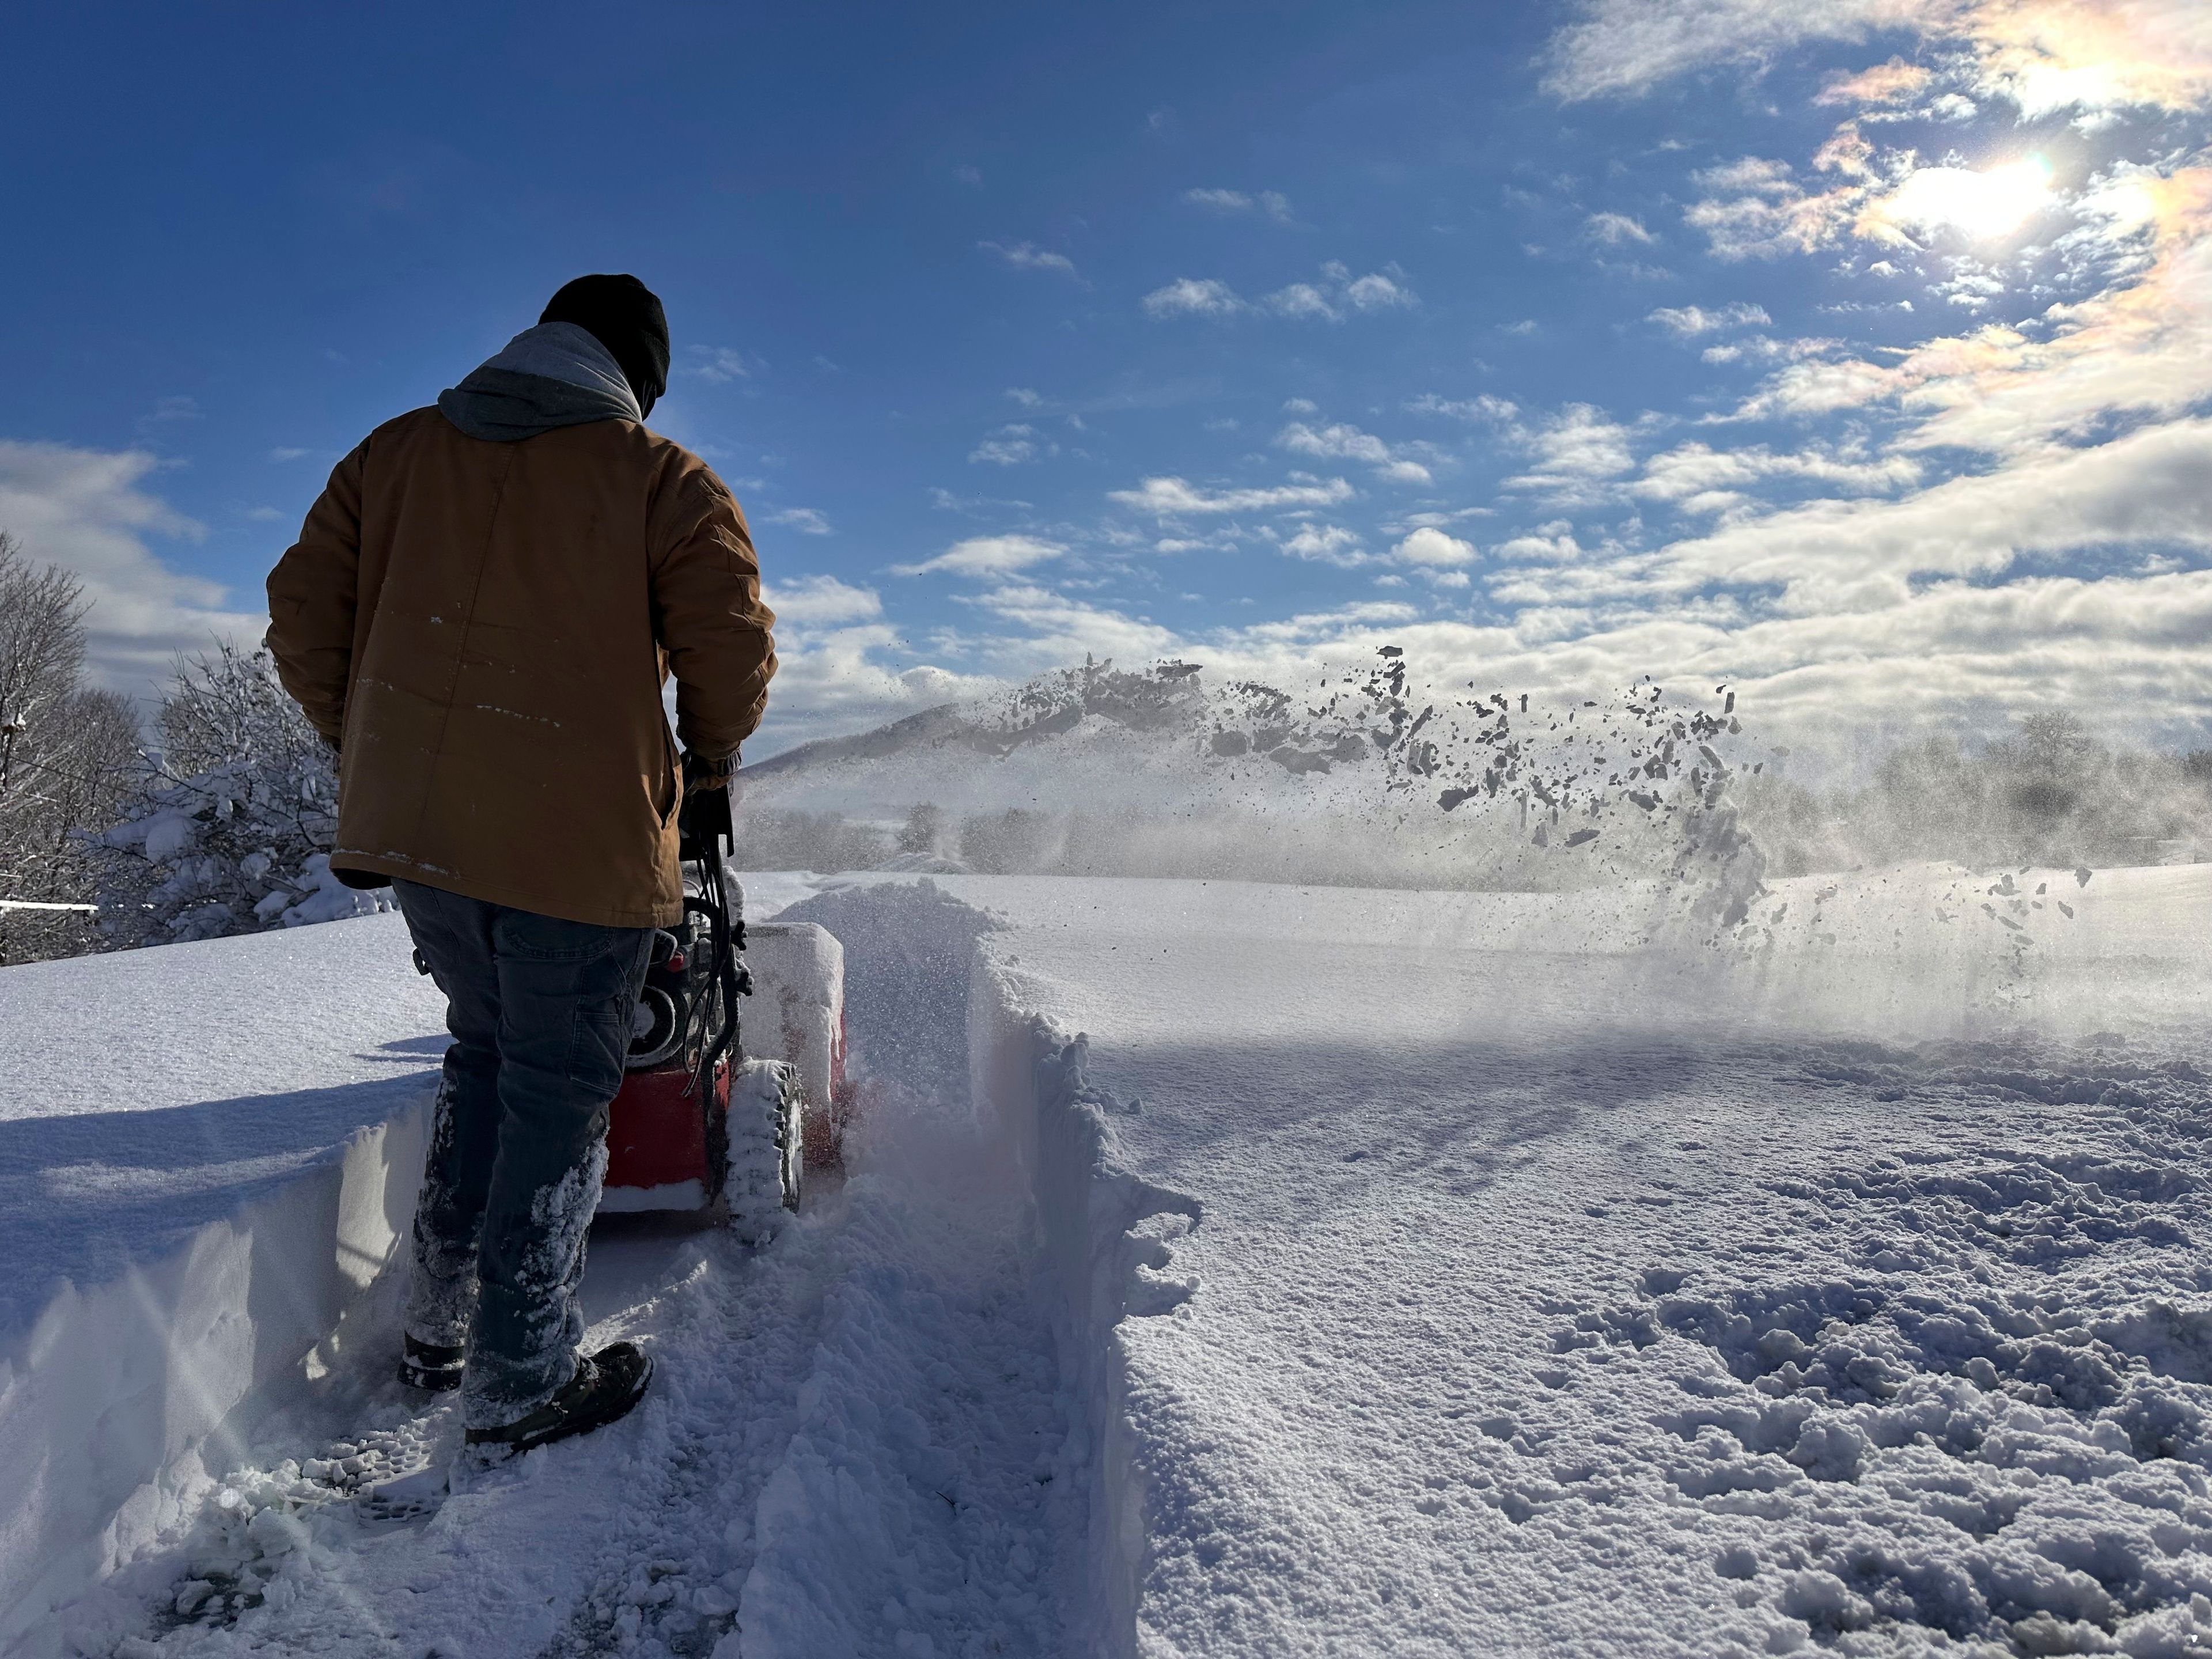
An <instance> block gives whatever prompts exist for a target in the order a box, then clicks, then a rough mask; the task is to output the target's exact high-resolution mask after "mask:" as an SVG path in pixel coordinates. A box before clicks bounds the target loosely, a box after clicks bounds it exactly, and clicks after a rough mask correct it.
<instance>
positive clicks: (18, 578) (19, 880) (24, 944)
mask: <svg viewBox="0 0 2212 1659" xmlns="http://www.w3.org/2000/svg"><path fill="white" fill-rule="evenodd" d="M86 609H87V606H86V603H85V599H84V597H83V592H82V588H81V586H79V584H78V582H77V580H76V578H75V577H73V576H71V575H70V574H68V573H67V572H66V571H64V570H61V569H59V568H56V567H54V566H52V565H48V566H46V567H45V568H43V569H40V568H33V566H32V564H31V563H30V562H29V561H28V560H27V558H26V557H25V556H24V554H23V551H22V549H21V546H20V544H17V543H16V541H15V538H12V537H10V536H9V535H8V534H7V533H6V532H0V901H4V902H0V964H5V963H16V962H35V961H39V960H40V959H42V958H44V957H61V956H74V955H76V954H77V953H79V952H81V951H87V950H89V949H91V948H93V946H94V943H95V941H96V934H95V933H94V921H93V916H92V915H91V913H90V912H89V911H88V910H81V909H70V908H58V907H66V906H71V905H88V904H89V903H90V902H92V901H93V898H94V891H95V889H96V886H97V874H96V871H95V868H94V860H93V859H92V857H91V856H90V854H89V851H88V848H86V847H85V845H84V842H83V841H82V837H81V836H80V835H79V834H78V831H79V830H80V829H82V826H83V825H85V824H88V823H106V822H108V821H110V820H111V819H112V817H113V816H114V813H115V808H116V805H117V802H118V800H119V799H120V798H121V796H122V794H123V792H124V790H125V787H126V784H127V781H128V779H129V777H130V776H131V773H132V772H133V771H134V770H135V769H136V768H137V765H138V763H139V750H138V717H137V710H136V709H135V708H133V707H132V706H131V702H130V700H129V699H128V698H125V697H122V696H118V695H117V694H116V693H114V692H112V691H100V690H90V689H88V688H87V687H86V686H84V685H83V684H82V674H83V668H84V653H85V632H84V617H85V611H86Z"/></svg>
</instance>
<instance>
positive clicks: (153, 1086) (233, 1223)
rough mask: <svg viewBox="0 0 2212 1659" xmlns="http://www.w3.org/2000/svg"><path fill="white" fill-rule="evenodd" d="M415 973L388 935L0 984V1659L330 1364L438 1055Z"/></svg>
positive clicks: (390, 1230)
mask: <svg viewBox="0 0 2212 1659" xmlns="http://www.w3.org/2000/svg"><path fill="white" fill-rule="evenodd" d="M408 951H409V946H408V941H407V936H406V933H405V930H404V926H403V925H402V924H401V922H400V921H399V919H398V917H396V916H394V917H391V918H388V919H386V918H378V919H375V920H371V921H359V922H355V923H351V924H349V925H347V926H345V927H330V928H315V929H310V930H307V931H305V932H301V933H283V934H270V935H259V936H256V937H252V938H248V939H228V940H222V941H216V942H210V943H206V944H197V945H172V946H166V947H163V948H161V949H158V950H151V951H139V952H134V953H131V954H127V955H121V956H108V957H86V958H79V959H76V960H73V961H65V962H53V963H39V964H35V965H33V966H30V967H22V968H11V969H7V970H6V971H5V972H4V973H0V1031H4V1032H5V1034H6V1035H5V1036H4V1037H0V1260H4V1261H6V1262H7V1264H8V1267H9V1272H8V1274H7V1276H6V1279H5V1280H4V1281H0V1641H9V1640H14V1639H15V1638H33V1646H31V1647H30V1648H28V1649H27V1651H32V1652H36V1651H39V1650H40V1647H39V1646H38V1645H37V1643H38V1642H39V1641H40V1640H44V1639H51V1638H52V1631H51V1626H50V1621H49V1610H50V1608H51V1607H52V1605H53V1604H54V1603H55V1602H56V1601H58V1600H61V1599H64V1598H65V1597H67V1596H68V1595H71V1594H73V1593H74V1592H76V1591H77V1590H78V1589H82V1587H83V1586H85V1585H86V1584H88V1583H90V1582H92V1581H94V1579H96V1578H98V1577H101V1576H103V1575H104V1574H106V1572H108V1571H112V1569H113V1568H114V1566H115V1565H117V1564H118V1562H120V1561H122V1560H125V1559H128V1558H129V1557H130V1556H131V1553H133V1552H134V1551H135V1550H137V1548H138V1547H140V1546H141V1545H143V1543H144V1542H145V1541H148V1540H149V1539H150V1538H152V1537H153V1536H155V1534H157V1533H159V1532H160V1531H161V1530H162V1529H163V1528H166V1527H167V1526H170V1525H172V1524H173V1523H174V1522H176V1520H177V1519H178V1518H179V1514H180V1513H181V1512H182V1506H183V1505H185V1504H187V1503H188V1502H190V1501H192V1499H193V1498H194V1497H195V1495H196V1492H197V1488H198V1487H199V1486H203V1485H204V1481H205V1479H206V1476H207V1474H208V1473H209V1472H210V1470H216V1469H220V1468H222V1467H225V1466H226V1462H227V1460H228V1458H229V1457H230V1456H231V1455H233V1453H234V1450H235V1448H236V1446H237V1444H238V1443H239V1442H240V1437H242V1436H243V1435H244V1434H246V1432H247V1431H249V1429H250V1427H251V1425H252V1421H253V1419H254V1418H255V1416H256V1414H257V1413H258V1410H259V1409H260V1408H261V1407H262V1405H263V1403H264V1399H265V1396H266V1395H267V1394H268V1393H269V1391H270V1389H272V1388H274V1387H276V1386H278V1385H280V1384H281V1383H283V1380H284V1379H287V1378H290V1377H295V1376H301V1375H307V1376H313V1375H315V1374H317V1373H318V1372H319V1371H320V1370H325V1369H327V1368H328V1367H329V1366H331V1365H332V1364H336V1363H337V1358H338V1357H339V1355H340V1353H341V1352H342V1351H343V1348H344V1346H345V1344H346V1340H347V1335H348V1327H349V1314H351V1313H352V1312H353V1311H354V1310H356V1309H358V1308H359V1307H360V1306H361V1305H362V1297H363V1293H364V1292H365V1291H367V1290H368V1287H369V1286H370V1285H372V1284H373V1283H374V1281H375V1279H376V1278H377V1276H378V1275H379V1274H380V1273H381V1272H382V1271H383V1269H384V1267H385V1266H386V1264H387V1263H388V1262H389V1261H391V1260H392V1257H393V1255H394V1253H395V1249H396V1247H397V1244H398V1239H399V1237H401V1235H402V1234H403V1233H404V1229H405V1227H406V1225H407V1222H408V1219H409V1217H410V1215H411V1213H412V1211H413V1206H414V1200H415V1186H416V1182H417V1181H418V1179H419V1178H420V1174H421V1170H422V1133H423V1127H424V1121H425V1113H424V1111H423V1105H424V1103H425V1101H426V1099H427V1097H428V1079H429V1072H428V1068H429V1067H430V1066H434V1065H435V1061H436V1059H437V1057H438V1055H439V1054H441V1053H442V1052H443V1049H444V1038H443V1036H442V1035H441V1034H440V1033H439V1032H438V1029H437V1028H438V1024H439V1022H440V1020H441V1018H442V1014H443V1009H442V1006H441V1005H440V1004H439V1002H438V1000H437V999H436V996H435V992H432V991H431V990H429V988H428V981H423V980H422V979H420V978H419V977H418V976H417V975H416V973H415V971H414V969H413V966H412V964H411V963H410V960H409V955H408Z"/></svg>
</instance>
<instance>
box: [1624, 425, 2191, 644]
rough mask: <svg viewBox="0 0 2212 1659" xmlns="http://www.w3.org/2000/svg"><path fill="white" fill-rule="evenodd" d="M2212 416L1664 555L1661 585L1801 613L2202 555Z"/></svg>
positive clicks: (1819, 508) (1791, 517) (1838, 506)
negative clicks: (2088, 552) (1748, 597)
mask: <svg viewBox="0 0 2212 1659" xmlns="http://www.w3.org/2000/svg"><path fill="white" fill-rule="evenodd" d="M2206 477H2212V419H2198V420H2187V421H2177V422H2172V423H2170V424H2168V425H2165V426H2159V427H2150V428H2144V429H2142V430H2141V431H2138V432H2135V433H2131V434H2130V435H2127V436H2125V437H2122V438H2118V439H2115V440H2113V441H2112V442H2110V443H2107V444H2103V445H2100V446H2098V447H2094V448H2089V449H2054V450H2049V451H2043V452H2038V453H2033V454H2030V455H2026V456H2023V457H2021V458H2020V459H2017V460H2015V461H2014V462H2012V463H2011V464H2009V465H2005V466H2002V467H2000V468H1998V469H1996V470H1995V471H1990V472H1985V473H1978V474H1972V475H1969V476H1966V477H1956V478H1951V479H1947V480H1946V481H1944V482H1943V483H1938V484H1935V485H1932V486H1930V487H1929V488H1928V489H1923V490H1920V491H1918V492H1917V493H1916V494H1913V495H1907V496H1905V497H1904V498H1902V499H1901V500H1898V501H1849V502H1845V501H1820V502H1817V503H1814V504H1812V505H1809V506H1806V507H1793V508H1790V509H1789V510H1787V511H1785V512H1781V513H1770V514H1768V515H1767V516H1765V517H1764V518H1760V519H1756V520H1749V521H1747V522H1745V523H1741V524H1736V525H1731V526H1726V527H1723V528H1722V529H1719V530H1717V531H1715V532H1713V533H1711V535H1708V536H1705V537H1701V538H1695V539H1692V540H1689V541H1685V542H1678V543H1676V544H1674V545H1673V546H1671V547H1668V549H1666V550H1665V551H1664V554H1663V556H1662V564H1661V567H1660V570H1659V573H1658V575H1657V578H1656V579H1657V580H1660V581H1662V583H1663V584H1665V585H1669V586H1698V585H1702V584H1704V583H1707V582H1713V581H1720V582H1726V583H1729V584H1733V585H1736V586H1772V587H1774V588H1777V589H1778V590H1779V592H1780V595H1781V598H1780V600H1779V603H1780V604H1781V605H1782V606H1783V607H1784V608H1785V609H1787V610H1790V611H1797V612H1801V613H1803V612H1811V611H1851V610H1859V609H1864V608H1866V607H1868V606H1870V605H1895V604H1899V603H1903V602H1905V600H1907V599H1909V598H1910V597H1911V590H1912V584H1913V582H1914V581H1915V580H1918V579H1921V578H1923V577H1928V576H1939V577H1959V578H1964V577H1971V576H1981V575H1989V574H1996V573H2001V572H2003V571H2006V570H2008V569H2010V568H2012V567H2013V566H2015V564H2017V563H2018V562H2020V561H2021V560H2022V559H2027V558H2034V557H2037V556H2047V555H2052V554H2058V553H2064V552H2071V551H2075V550H2081V549H2085V548H2096V547H2112V546H2131V547H2141V548H2146V549H2150V550H2163V549H2173V548H2186V549H2191V550H2197V551H2198V552H2200V553H2201V552H2202V551H2203V550H2208V549H2212V518H2208V517H2207V516H2206V514H2205V512H2204V479H2205V478H2206Z"/></svg>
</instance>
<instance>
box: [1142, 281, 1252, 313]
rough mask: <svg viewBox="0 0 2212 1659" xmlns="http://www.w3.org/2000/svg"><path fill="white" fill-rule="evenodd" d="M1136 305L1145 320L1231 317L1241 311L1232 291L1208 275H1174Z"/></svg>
mask: <svg viewBox="0 0 2212 1659" xmlns="http://www.w3.org/2000/svg"><path fill="white" fill-rule="evenodd" d="M1138 303H1139V305H1141V306H1142V307H1143V308H1144V313H1145V315H1146V316H1147V317H1231V316H1234V315H1235V314H1236V313H1238V312H1240V311H1242V310H1243V309H1244V301H1242V300H1240V299H1238V298H1237V290H1236V289H1232V288H1231V287H1230V286H1229V284H1228V283H1224V282H1218V281H1216V280H1215V279H1214V278H1212V277H1211V276H1208V277H1206V278H1203V279H1200V278H1196V277H1190V276H1178V277H1176V279H1175V281H1173V282H1172V283H1169V284H1168V285H1167V286H1166V287H1165V288H1156V289H1153V290H1152V292H1151V293H1150V294H1147V295H1145V297H1144V298H1143V299H1142V300H1141V301H1139V302H1138Z"/></svg>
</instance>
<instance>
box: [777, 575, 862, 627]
mask: <svg viewBox="0 0 2212 1659" xmlns="http://www.w3.org/2000/svg"><path fill="white" fill-rule="evenodd" d="M761 597H762V598H763V599H766V600H767V601H768V604H769V610H771V611H775V619H776V622H777V624H778V625H779V626H780V627H792V626H796V627H799V628H814V627H829V626H833V625H835V624H836V623H855V622H868V621H872V620H873V619H874V618H875V617H880V616H882V615H883V614H884V602H883V599H882V598H881V597H880V596H879V595H878V593H877V592H876V590H875V589H874V588H872V587H853V586H848V585H847V584H846V583H844V582H841V581H839V580H837V579H836V577H835V576H800V577H798V578H796V579H795V580H792V581H788V582H769V583H763V585H762V586H761Z"/></svg>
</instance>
